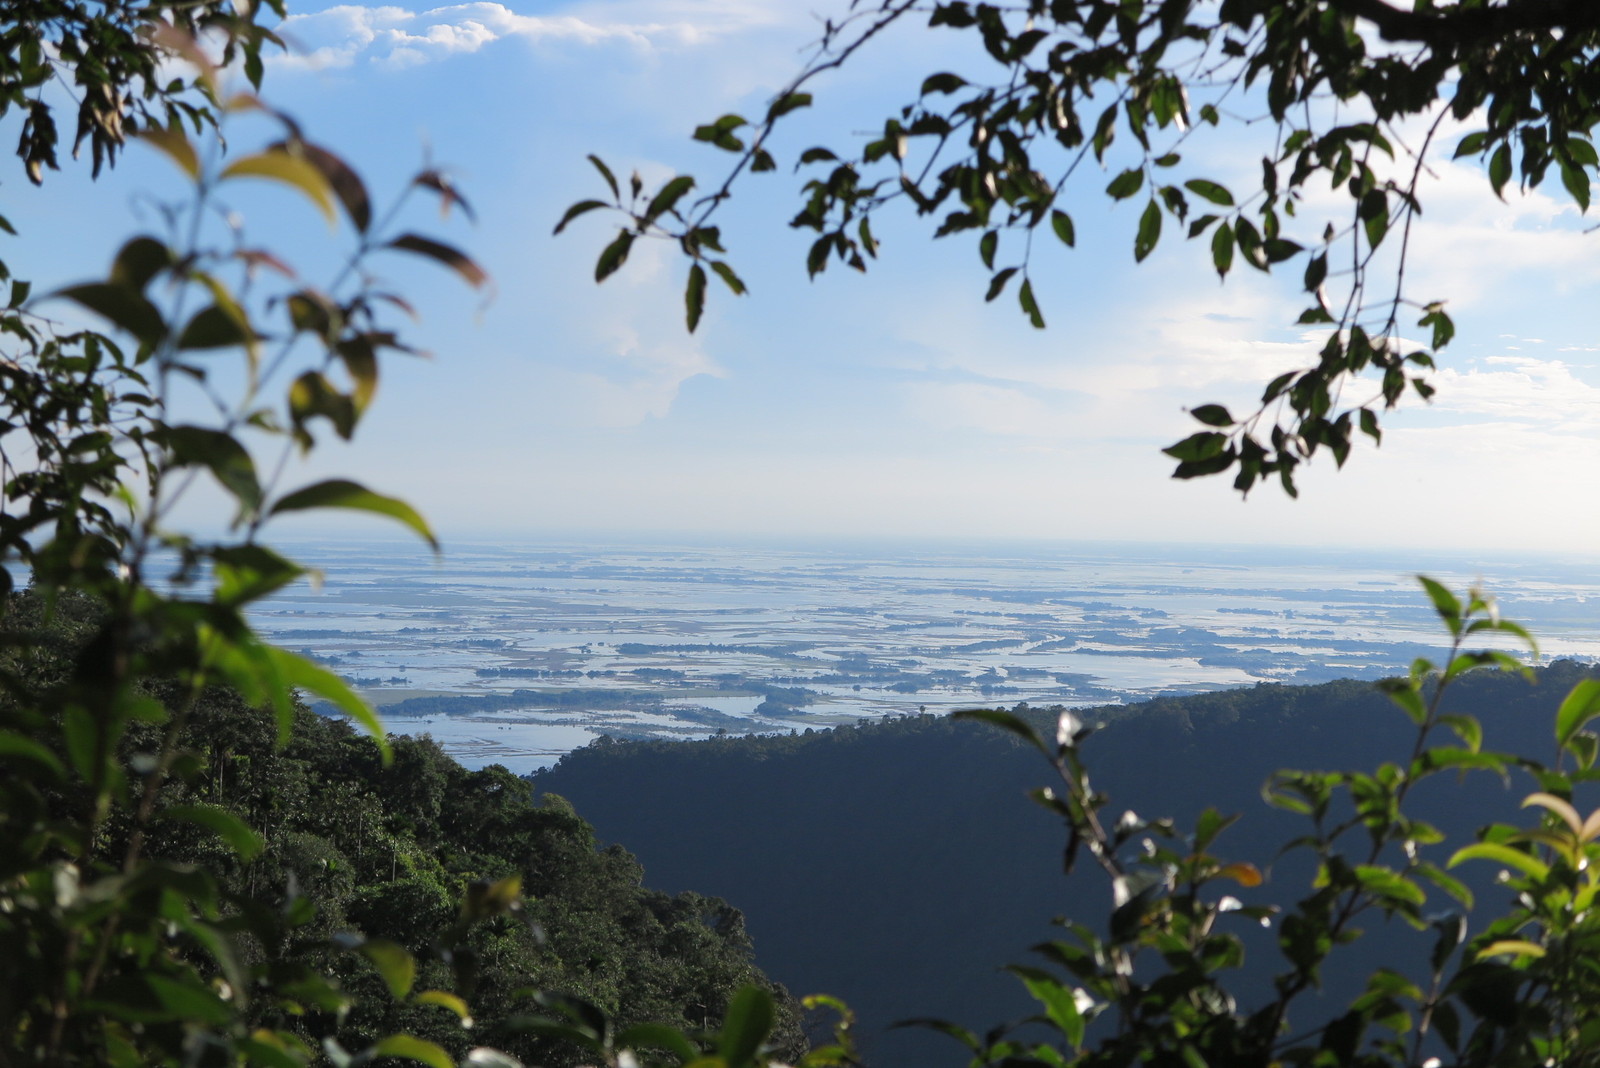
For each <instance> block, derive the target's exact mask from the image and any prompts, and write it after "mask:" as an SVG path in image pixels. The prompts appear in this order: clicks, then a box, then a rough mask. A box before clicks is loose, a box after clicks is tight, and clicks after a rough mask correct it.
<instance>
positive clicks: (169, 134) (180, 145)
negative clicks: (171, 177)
mask: <svg viewBox="0 0 1600 1068" xmlns="http://www.w3.org/2000/svg"><path fill="white" fill-rule="evenodd" d="M134 136H136V137H138V138H139V140H141V141H143V142H144V143H145V144H147V145H149V146H150V147H151V148H154V149H155V150H156V151H158V152H160V153H161V154H162V155H163V156H166V157H167V158H168V159H170V160H171V161H172V162H174V163H176V164H177V165H178V169H179V170H181V171H183V173H184V174H187V175H188V176H189V177H190V178H192V179H194V180H195V181H197V182H198V181H199V180H200V157H199V156H198V155H196V154H195V151H194V145H192V144H190V143H189V138H188V137H187V136H186V135H185V134H184V132H183V130H182V129H180V128H178V127H175V126H174V127H170V128H169V127H166V126H151V127H148V128H146V129H143V130H140V131H139V132H138V133H137V134H135V135H134Z"/></svg>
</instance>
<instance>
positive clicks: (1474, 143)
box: [1451, 130, 1489, 159]
mask: <svg viewBox="0 0 1600 1068" xmlns="http://www.w3.org/2000/svg"><path fill="white" fill-rule="evenodd" d="M1488 140H1489V133H1488V131H1487V130H1474V131H1473V132H1472V133H1469V134H1467V135H1466V136H1465V137H1463V138H1462V139H1461V140H1460V141H1459V142H1457V144H1456V151H1455V155H1454V156H1452V157H1451V158H1452V159H1460V158H1461V157H1462V156H1470V155H1472V154H1473V153H1474V152H1482V151H1483V146H1484V145H1485V144H1486V143H1487V142H1488Z"/></svg>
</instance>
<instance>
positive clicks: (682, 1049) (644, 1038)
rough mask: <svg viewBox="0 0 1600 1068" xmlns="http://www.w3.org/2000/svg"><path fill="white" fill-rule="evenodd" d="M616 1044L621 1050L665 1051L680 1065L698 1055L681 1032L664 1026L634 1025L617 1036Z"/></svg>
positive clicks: (650, 1024) (652, 1024)
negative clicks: (676, 1059)
mask: <svg viewBox="0 0 1600 1068" xmlns="http://www.w3.org/2000/svg"><path fill="white" fill-rule="evenodd" d="M616 1044H617V1045H618V1046H620V1047H621V1048H623V1049H633V1050H638V1049H659V1050H665V1051H667V1052H668V1053H670V1054H672V1055H673V1056H674V1057H676V1058H678V1060H679V1062H680V1063H682V1064H688V1063H689V1062H690V1061H692V1060H694V1059H695V1058H696V1057H698V1056H699V1055H700V1054H699V1051H698V1050H696V1049H695V1048H694V1044H693V1043H692V1042H690V1041H689V1040H688V1039H687V1038H685V1037H684V1035H683V1032H682V1031H679V1030H678V1029H677V1028H676V1027H668V1026H667V1025H666V1024H655V1023H643V1024H635V1025H634V1026H632V1027H629V1028H627V1029H626V1030H624V1031H623V1032H622V1033H621V1034H619V1035H618V1036H617V1043H616Z"/></svg>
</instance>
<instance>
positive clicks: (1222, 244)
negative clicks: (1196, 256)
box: [1211, 220, 1233, 278]
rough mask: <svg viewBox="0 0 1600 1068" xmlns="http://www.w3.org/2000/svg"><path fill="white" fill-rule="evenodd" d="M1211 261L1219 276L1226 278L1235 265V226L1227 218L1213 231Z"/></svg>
mask: <svg viewBox="0 0 1600 1068" xmlns="http://www.w3.org/2000/svg"><path fill="white" fill-rule="evenodd" d="M1211 263H1212V265H1213V266H1214V267H1216V269H1217V277H1218V278H1226V277H1227V276H1228V271H1229V270H1230V269H1231V268H1232V267H1233V227H1232V226H1230V225H1228V222H1227V220H1223V222H1222V224H1221V225H1220V226H1218V227H1217V228H1216V229H1215V230H1214V231H1212V233H1211Z"/></svg>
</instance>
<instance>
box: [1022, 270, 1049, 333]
mask: <svg viewBox="0 0 1600 1068" xmlns="http://www.w3.org/2000/svg"><path fill="white" fill-rule="evenodd" d="M1017 303H1019V304H1021V305H1022V310H1023V311H1024V312H1026V313H1027V316H1028V322H1030V323H1032V324H1033V328H1034V329H1035V330H1043V329H1044V316H1043V315H1041V314H1040V313H1039V302H1038V301H1037V300H1035V299H1034V297H1033V282H1032V281H1031V280H1030V279H1028V278H1027V277H1024V278H1023V279H1022V288H1021V289H1020V290H1018V292H1017Z"/></svg>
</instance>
